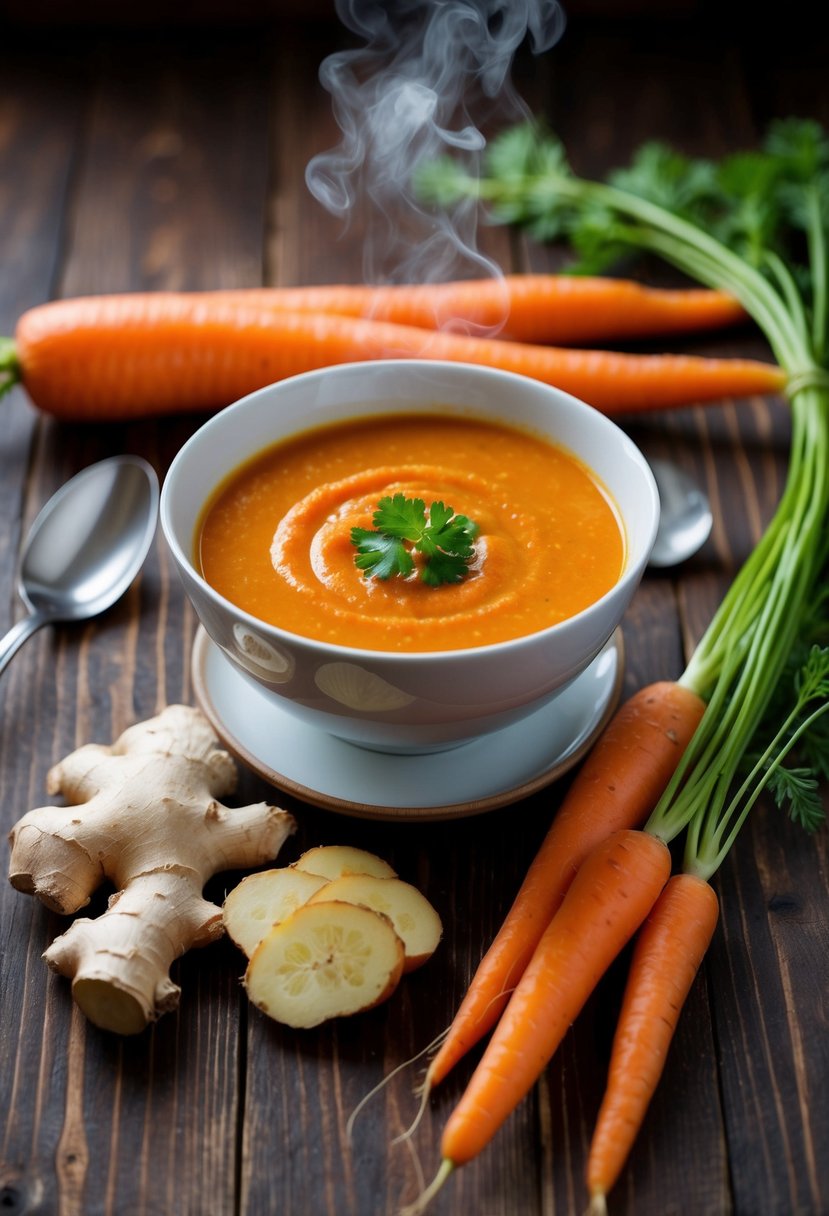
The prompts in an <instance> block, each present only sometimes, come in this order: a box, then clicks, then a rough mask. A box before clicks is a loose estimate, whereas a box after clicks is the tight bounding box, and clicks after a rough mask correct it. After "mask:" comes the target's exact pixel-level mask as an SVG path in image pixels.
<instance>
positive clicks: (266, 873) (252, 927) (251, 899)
mask: <svg viewBox="0 0 829 1216" xmlns="http://www.w3.org/2000/svg"><path fill="white" fill-rule="evenodd" d="M328 885H329V884H328V879H327V878H323V877H322V876H321V875H320V874H308V873H306V872H305V871H304V870H297V869H295V868H294V867H293V866H283V867H282V868H280V869H276V870H262V871H261V872H260V873H259V874H248V876H247V878H243V879H242V881H241V882H240V883H239V885H238V886H237V887H234V889H233V890H232V891H231V892H230V894H229V895H228V896H227V898H226V899H225V902H224V905H223V909H222V915H223V917H224V925H225V929H226V930H227V933H228V936H229V937H230V938H232V940H233V941H234V942H235V943H236V945H237V946H238V947H239V949H240V950H244V952H245V954H246V955H247V956H248V958H250V957H251V955H252V954H253V952H254V950H255V949H256V947H257V946H258V945H259V943H260V942H261V940H262V938H263V937H264V936H265V934H266V933H267V932H268V930H269V929H270V928H271V926H272V925H276V924H279V922H280V921H283V920H286V919H287V918H288V917H289V916H290V915H291V913H292V912H296V910H297V908H299V907H301V906H302V904H305V903H307V902H308V900H309V899H310V898H311V896H312V895H314V894H315V893H316V892H317V891H319V890H320V888H322V887H326V886H328Z"/></svg>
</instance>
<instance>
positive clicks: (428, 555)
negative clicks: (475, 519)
mask: <svg viewBox="0 0 829 1216" xmlns="http://www.w3.org/2000/svg"><path fill="white" fill-rule="evenodd" d="M372 523H373V524H374V527H375V529H376V531H371V530H369V529H368V528H352V529H351V543H352V544H353V545H355V546H356V547H357V550H358V553H357V556H356V557H355V558H354V561H355V563H356V565H357V566H358V567H359V569H360V570H362V571H364V573H365V575H366V577H367V578H379V579H388V578H393V577H394V576H395V575H400V576H401V577H402V578H408V576H409V575H410V574H411V573H412V572H413V570H414V569H415V561H414V558H413V556H412V552H413V551H416V552H417V553H419V554H421V555H422V558H423V561H422V562H421V563H420V565H419V576H420V578H421V579H422V581H423V582H424V583H428V584H429V585H430V586H432V587H438V586H440V584H441V583H459V582H460V581H461V579H462V578H464V576H465V575H466V573H467V572H468V568H469V562H470V561H471V560H472V557H473V555H474V548H473V541H474V539H475V536H476V533H477V529H476V527H475V525H474V524H473V523H472V522H471V521H470V520H468V519H467V518H466V516H465V515H456V514H455V513H454V511H453V510H452V508H451V507H447V506H444V504H443V503H442V502H433V503H432V505H431V507H430V508H429V512H428V514H427V512H426V504H425V503H424V501H423V499H422V498H406V496H405V494H395V495H394V497H393V498H390V497H386V498H381V499H380V502H379V503H378V505H377V510H376V511H375V512H374V516H373V519H372Z"/></svg>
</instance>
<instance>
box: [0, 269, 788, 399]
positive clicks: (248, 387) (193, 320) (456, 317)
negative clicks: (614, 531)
mask: <svg viewBox="0 0 829 1216" xmlns="http://www.w3.org/2000/svg"><path fill="white" fill-rule="evenodd" d="M744 318H745V313H744V310H743V308H742V307H741V305H739V304H738V303H737V302H735V300H734V299H733V297H732V296H730V295H729V294H728V293H727V292H725V291H711V290H708V289H694V288H689V289H686V290H681V291H665V290H660V289H656V288H646V287H642V286H640V285H639V284H636V283H632V282H629V281H626V280H620V279H610V278H578V277H573V276H564V275H560V276H556V275H516V276H507V277H506V278H503V279H490V280H482V281H469V282H455V283H443V284H433V285H428V286H395V287H376V288H374V287H358V286H340V287H337V286H330V287H305V288H260V289H250V290H239V291H217V292H192V293H180V292H151V293H140V292H136V293H132V294H127V295H110V296H107V295H103V296H93V297H82V298H77V299H68V300H57V301H53V302H51V303H48V304H44V305H40V306H38V307H36V308H33V309H31V310H29V311H28V312H27V313H25V314H24V315H23V316H22V317H21V318H20V321H19V323H18V325H17V330H16V334H15V338H14V340H13V341H12V340H11V339H6V340H5V342H4V344H3V345H2V346H0V391H2V390H3V389H4V388H9V387H11V386H12V385H13V384H15V383H21V384H22V385H23V386H24V387H25V388H26V390H27V392H28V394H29V396H30V397H31V399H32V401H33V402H34V403H35V404H36V405H37V406H39V407H40V408H41V409H43V410H46V411H48V412H49V413H52V414H55V415H56V416H58V417H60V418H64V419H75V420H87V421H101V420H110V419H111V420H119V419H124V418H133V417H139V416H143V415H160V414H165V413H170V412H179V411H184V410H215V409H219V408H221V407H223V406H225V405H229V404H230V403H231V402H232V401H235V400H237V399H238V398H240V397H242V396H244V395H245V394H247V393H249V392H252V391H253V390H255V389H257V388H261V387H263V386H264V385H266V384H270V383H272V382H273V381H276V380H281V379H284V378H285V377H287V376H293V375H296V374H297V373H300V372H306V371H311V370H314V369H317V368H321V367H327V366H330V365H332V364H338V363H351V362H356V361H362V360H370V359H390V358H416V359H429V360H434V359H443V360H450V361H453V362H458V361H460V362H467V363H477V364H482V365H484V366H488V367H495V368H500V369H503V370H508V371H512V372H519V373H523V374H524V375H527V376H530V377H534V378H535V379H538V380H542V381H544V382H545V383H548V384H554V385H557V386H558V387H559V388H562V389H564V390H565V391H567V392H571V393H573V394H574V395H575V396H577V397H581V398H582V399H584V400H586V401H588V402H589V403H590V404H592V405H594V406H595V407H596V408H598V409H600V410H603V411H605V412H607V413H618V412H622V411H635V410H649V409H661V408H667V407H672V406H680V405H689V404H695V403H700V402H706V401H717V400H722V399H723V398H724V397H742V396H748V395H752V394H764V393H776V392H779V391H781V390H782V389H783V387H784V385H785V382H786V377H785V374H784V373H783V372H782V371H781V370H780V368H778V367H776V366H775V365H774V364H770V363H764V362H758V361H755V360H749V359H706V358H700V357H692V356H687V355H637V354H618V353H615V352H611V351H604V350H602V351H600V350H594V349H573V348H572V346H571V345H570V344H573V343H596V342H599V341H607V340H612V339H626V338H631V337H653V336H664V335H666V334H675V333H683V332H684V333H688V332H693V331H697V330H700V329H710V328H713V327H716V326H722V325H728V324H733V323H735V322H737V321H740V320H741V319H744ZM496 331H497V332H498V333H499V334H502V335H505V336H501V337H498V338H493V337H489V336H485V335H487V334H491V333H493V332H496ZM551 343H559V344H560V345H555V346H554V345H549V344H551Z"/></svg>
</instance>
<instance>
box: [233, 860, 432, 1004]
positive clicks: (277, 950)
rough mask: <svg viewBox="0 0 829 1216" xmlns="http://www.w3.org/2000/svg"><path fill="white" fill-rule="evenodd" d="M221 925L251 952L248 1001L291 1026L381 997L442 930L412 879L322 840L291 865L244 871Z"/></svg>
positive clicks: (423, 957)
mask: <svg viewBox="0 0 829 1216" xmlns="http://www.w3.org/2000/svg"><path fill="white" fill-rule="evenodd" d="M314 871H315V872H314ZM224 923H225V927H226V929H227V932H228V934H229V935H230V937H232V938H233V940H234V941H235V942H236V944H237V945H238V946H239V947H240V948H241V949H242V950H244V951H245V953H246V954H247V955H248V957H249V959H250V962H249V964H248V970H247V973H246V975H245V980H244V983H245V988H246V989H247V993H248V996H249V997H250V999H251V1001H253V1003H254V1004H255V1005H257V1006H258V1007H259V1008H260V1009H261V1010H262V1012H263V1013H266V1014H268V1016H269V1017H272V1018H274V1019H275V1020H276V1021H278V1022H284V1023H285V1024H286V1025H288V1026H296V1027H311V1026H318V1025H319V1024H320V1022H324V1021H326V1020H327V1019H328V1018H334V1017H343V1016H344V1015H346V1014H352V1013H359V1012H361V1011H362V1010H364V1009H371V1008H372V1007H373V1006H374V1005H376V1004H378V1003H379V1002H380V1001H384V1000H386V999H387V998H388V997H390V996H391V994H392V993H393V992H394V989H395V988H396V986H397V983H398V981H399V979H400V976H401V975H402V974H403V972H404V971H413V970H414V969H415V967H420V966H422V964H423V963H425V962H426V961H427V959H429V958H430V957H431V956H432V954H433V953H434V951H435V949H436V947H437V945H438V942H439V941H440V938H441V934H442V932H443V927H442V925H441V921H440V917H439V916H438V914H437V912H436V911H435V909H434V908H433V907H432V905H431V904H430V903H429V901H428V899H426V897H425V896H424V895H422V894H421V892H420V891H418V890H417V888H416V887H413V886H411V885H410V884H409V883H407V882H403V881H402V880H401V879H399V878H398V877H397V875H396V874H395V873H394V870H392V868H391V866H390V865H389V864H388V862H385V861H383V860H382V858H380V857H376V856H375V855H374V854H373V853H367V852H366V851H365V850H363V849H355V848H352V847H351V846H349V845H320V846H318V847H317V848H314V849H309V850H308V851H307V852H305V853H303V854H302V856H301V857H300V859H299V861H297V862H294V864H293V865H291V866H283V867H280V868H275V869H271V870H263V871H262V872H261V873H259V874H250V875H249V876H248V877H247V878H244V879H242V881H241V882H240V883H239V885H238V887H236V888H235V890H233V891H231V892H230V894H229V895H228V896H227V898H226V899H225V903H224Z"/></svg>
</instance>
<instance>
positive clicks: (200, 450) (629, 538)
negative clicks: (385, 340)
mask: <svg viewBox="0 0 829 1216" xmlns="http://www.w3.org/2000/svg"><path fill="white" fill-rule="evenodd" d="M414 410H416V411H420V412H428V411H435V412H438V413H445V412H447V411H452V412H458V413H462V414H464V413H465V414H472V415H477V416H479V417H484V418H494V419H498V420H500V421H503V422H508V423H513V424H515V425H517V426H524V427H527V428H530V429H532V430H533V431H535V432H538V433H541V434H542V435H546V436H549V438H550V439H552V440H553V441H555V442H556V443H557V444H559V445H561V446H562V447H563V448H565V449H566V450H568V451H570V452H571V453H573V454H574V455H575V456H577V457H578V458H580V459H581V460H582V461H583V462H584V463H585V464H587V465H588V466H589V467H590V468H591V469H592V470H593V471H594V473H595V474H596V475H597V477H598V478H599V479H600V481H601V482H602V483H603V484H604V486H605V488H606V489H607V491H608V492H609V494H610V496H611V498H612V499H613V500H614V501H615V503H616V506H617V507H618V510H619V514H620V516H621V519H622V522H623V526H624V530H625V533H626V546H627V557H626V563H625V568H624V571H623V573H622V576H621V578H620V579H619V581H618V582H617V583H616V584H615V586H614V587H613V588H612V589H611V590H610V591H609V592H608V593H607V594H606V595H604V596H603V597H602V598H601V599H600V600H598V601H597V602H596V603H594V604H592V605H591V606H590V607H589V608H587V609H585V610H584V611H583V612H581V613H579V614H578V615H577V616H575V617H572V618H570V619H569V620H566V621H564V622H562V623H561V624H559V625H554V626H552V627H551V628H548V629H544V630H542V631H540V632H538V633H533V634H530V635H528V636H526V637H523V638H517V639H515V640H512V641H507V642H500V643H497V644H494V645H488V646H480V647H477V648H474V649H468V650H454V651H451V650H449V651H440V652H437V653H419V654H397V653H387V652H384V651H375V650H358V649H353V648H350V647H344V646H336V645H331V644H328V643H325V642H319V641H314V640H312V639H309V638H303V637H300V636H298V635H297V634H294V633H289V632H287V631H286V630H283V629H279V628H276V627H274V626H273V625H267V624H265V623H263V622H262V621H260V620H258V619H256V618H255V617H252V616H250V615H248V614H247V613H245V612H243V611H241V610H240V609H238V608H236V607H235V606H234V605H233V604H231V603H230V602H229V601H228V600H226V599H224V598H223V597H222V596H221V595H219V594H218V593H217V592H216V591H214V590H213V588H212V587H210V586H209V585H208V584H207V583H206V582H205V580H204V579H203V578H202V577H201V575H200V573H199V571H198V569H197V567H196V565H195V564H194V545H195V532H196V528H197V525H198V521H199V516H200V513H201V511H202V508H203V507H204V505H205V503H206V501H207V499H208V498H209V496H210V494H211V492H212V491H213V489H214V488H215V487H216V486H217V485H218V484H219V483H220V482H221V481H223V480H224V478H225V477H226V476H227V475H228V474H229V473H230V472H232V471H233V470H234V469H235V468H236V467H237V466H239V465H240V464H242V463H243V462H244V461H246V460H247V459H248V458H250V457H251V456H254V455H255V454H257V453H258V452H260V451H262V450H263V449H265V448H267V447H269V446H270V445H272V444H274V443H276V442H278V441H279V440H281V439H284V438H287V437H288V436H290V435H292V434H295V433H296V432H298V431H303V430H306V429H307V428H309V427H312V426H318V425H322V424H325V423H328V422H333V421H337V420H342V419H345V418H349V417H354V416H358V415H369V414H373V413H379V414H387V413H390V412H404V413H406V412H409V413H410V412H412V411H414ZM658 517H659V499H658V494H657V490H656V485H655V483H654V480H653V477H652V475H651V472H650V469H649V468H648V466H647V464H646V462H645V460H644V458H643V457H642V455H641V453H640V452H639V451H638V449H637V448H636V447H635V445H634V444H633V443H632V442H631V440H630V439H629V438H628V437H627V436H626V435H625V434H624V432H623V431H621V430H620V429H619V427H617V426H616V425H615V424H614V423H612V422H610V421H609V419H607V418H606V417H604V416H603V415H602V414H600V413H598V412H597V411H596V410H594V409H592V408H591V407H589V406H587V405H585V404H584V403H583V402H581V401H577V400H576V399H575V398H574V397H571V396H569V395H568V394H567V393H563V392H560V391H558V390H557V389H554V388H550V387H548V386H546V385H544V384H541V383H539V382H537V381H535V380H530V379H527V378H525V377H522V376H516V375H513V374H511V373H507V372H499V371H494V370H491V369H489V368H483V367H476V366H471V365H465V364H454V363H452V364H450V363H438V362H418V361H413V360H412V361H410V360H405V361H394V360H392V361H382V362H376V363H354V364H346V365H341V366H337V367H331V368H326V369H323V370H321V371H316V372H310V373H308V374H305V375H301V376H296V377H293V378H292V379H289V380H283V381H280V382H279V383H277V384H273V385H270V386H268V387H267V388H263V389H260V390H259V391H258V392H255V393H252V394H251V395H250V396H248V397H245V398H243V399H242V400H241V401H238V402H236V404H235V405H231V406H229V407H228V408H227V409H225V410H223V411H222V412H221V413H219V414H217V415H215V416H214V417H213V418H211V419H210V421H209V422H207V423H206V424H205V425H204V426H203V427H201V429H200V430H198V431H197V432H196V433H195V434H194V435H193V436H192V438H191V439H190V440H189V441H188V442H187V443H186V444H185V445H184V447H183V448H182V449H181V451H180V452H179V453H178V455H177V456H176V458H175V460H174V461H173V463H172V465H171V467H170V470H169V473H168V475H167V477H166V479H165V482H164V486H163V489H162V495H161V526H162V529H163V532H164V535H165V537H166V539H167V542H168V544H169V546H170V550H171V552H172V555H173V558H174V560H175V563H176V566H177V568H178V571H179V574H180V575H181V578H182V580H183V583H184V587H185V590H186V592H187V594H188V596H189V597H190V599H191V601H192V603H193V605H194V607H195V609H196V612H197V614H198V616H199V619H200V621H201V623H202V624H203V626H204V628H205V629H206V631H207V633H208V634H209V636H210V637H211V638H212V639H213V641H214V642H215V643H216V644H217V645H218V646H219V647H221V649H222V650H223V651H224V653H225V654H226V655H227V656H228V658H229V659H230V660H231V662H232V663H234V664H235V665H236V667H237V668H239V670H240V671H242V672H243V673H244V674H245V675H246V676H247V677H248V678H249V679H250V680H253V681H255V682H256V683H257V684H258V685H260V686H262V687H264V688H266V689H267V690H268V691H269V693H270V694H271V695H272V696H273V697H274V698H278V699H279V702H280V704H281V705H282V707H283V708H285V709H288V710H290V711H291V712H292V713H294V714H295V715H297V716H298V717H299V718H301V719H303V720H304V721H306V722H308V723H311V724H313V725H316V726H318V727H319V728H320V729H321V730H323V731H327V732H329V733H331V734H333V735H338V736H340V737H341V738H343V739H347V740H349V741H351V742H353V743H357V744H361V745H363V746H365V747H370V748H374V749H377V750H382V751H392V752H418V751H430V750H436V749H438V748H442V747H447V746H453V745H455V744H457V743H461V742H464V741H466V740H469V739H471V738H475V737H477V736H479V735H482V734H485V733H486V732H488V731H493V730H497V729H499V728H501V727H504V726H507V725H509V724H511V723H513V722H515V721H517V720H518V719H520V718H521V717H523V716H525V715H526V714H529V713H532V711H533V710H534V709H536V708H540V707H541V705H543V704H546V703H547V702H548V701H549V700H550V699H551V698H553V697H555V696H556V695H557V693H559V692H560V691H561V690H562V689H564V688H565V687H566V686H567V685H568V684H569V683H570V682H571V681H572V680H573V679H574V678H575V677H576V676H578V675H579V674H580V673H581V672H582V671H584V669H585V668H586V667H587V666H588V665H589V664H590V662H591V661H592V660H593V659H594V658H595V656H596V655H597V654H598V652H599V651H600V650H601V649H602V647H603V646H604V644H605V642H607V640H608V638H609V637H610V636H611V634H612V633H613V632H614V630H615V629H616V627H617V625H618V624H619V622H620V620H621V618H622V615H623V614H624V612H625V609H626V608H627V606H628V604H629V602H630V599H631V596H632V595H633V592H634V590H635V589H636V586H637V584H638V582H639V580H640V578H641V576H642V572H643V570H644V568H645V565H646V562H647V560H648V555H649V553H650V550H651V547H652V545H653V541H654V536H655V533H656V526H657V523H658Z"/></svg>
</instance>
